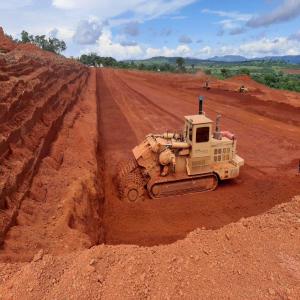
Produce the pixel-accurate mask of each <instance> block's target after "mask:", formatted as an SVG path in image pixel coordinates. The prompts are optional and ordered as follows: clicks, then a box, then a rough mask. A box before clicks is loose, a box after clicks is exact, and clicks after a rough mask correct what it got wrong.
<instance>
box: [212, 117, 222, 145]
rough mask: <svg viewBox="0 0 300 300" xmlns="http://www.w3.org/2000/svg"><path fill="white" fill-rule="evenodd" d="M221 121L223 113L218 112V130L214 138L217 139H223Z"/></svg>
mask: <svg viewBox="0 0 300 300" xmlns="http://www.w3.org/2000/svg"><path fill="white" fill-rule="evenodd" d="M220 122H221V115H220V114H218V115H217V119H216V131H215V132H214V138H215V139H216V140H221V139H222V132H221V126H220Z"/></svg>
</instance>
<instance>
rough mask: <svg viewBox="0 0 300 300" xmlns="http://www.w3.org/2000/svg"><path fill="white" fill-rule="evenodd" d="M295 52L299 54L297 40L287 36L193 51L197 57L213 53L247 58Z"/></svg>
mask: <svg viewBox="0 0 300 300" xmlns="http://www.w3.org/2000/svg"><path fill="white" fill-rule="evenodd" d="M296 54H298V55H299V54H300V44H299V42H298V41H295V40H291V39H289V38H287V37H278V38H275V39H269V38H265V37H264V38H261V39H259V40H253V41H248V42H245V43H242V44H240V45H237V46H232V45H223V46H221V47H218V48H215V47H210V46H204V47H202V48H200V49H198V50H197V51H195V56H196V57H199V58H208V57H211V56H215V55H217V56H220V55H242V56H246V57H248V58H253V57H263V56H272V55H279V56H280V55H296Z"/></svg>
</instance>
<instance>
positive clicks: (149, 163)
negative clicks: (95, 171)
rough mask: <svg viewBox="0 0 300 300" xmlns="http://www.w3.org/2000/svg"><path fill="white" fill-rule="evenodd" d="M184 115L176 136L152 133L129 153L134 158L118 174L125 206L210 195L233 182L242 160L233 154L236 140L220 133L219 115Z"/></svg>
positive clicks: (123, 163)
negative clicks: (225, 182)
mask: <svg viewBox="0 0 300 300" xmlns="http://www.w3.org/2000/svg"><path fill="white" fill-rule="evenodd" d="M202 108H203V98H202V97H200V98H199V114H198V115H192V116H186V117H185V124H184V129H183V131H182V132H180V133H171V132H166V133H163V134H154V133H151V134H149V135H147V136H146V138H145V140H144V141H143V142H142V143H141V144H140V145H138V146H136V147H135V148H134V149H133V151H132V152H133V156H134V158H133V159H131V160H129V161H127V162H122V163H121V165H120V166H119V169H118V177H117V182H118V189H119V193H120V198H121V199H123V200H127V201H129V202H135V201H138V200H141V199H143V195H144V193H145V191H146V190H147V192H148V194H149V196H150V197H151V198H160V197H166V196H174V195H181V194H186V193H192V192H203V191H212V190H214V189H215V188H216V187H217V186H218V182H219V181H220V180H226V179H231V178H236V177H238V175H239V171H240V167H241V166H243V165H244V159H242V158H241V157H240V156H238V155H237V152H236V144H237V141H236V139H235V136H234V135H233V134H232V133H230V132H228V131H220V118H221V116H220V115H218V117H217V121H216V128H215V131H214V132H213V128H212V123H213V121H212V120H210V119H209V118H208V117H206V115H205V113H204V112H203V109H202Z"/></svg>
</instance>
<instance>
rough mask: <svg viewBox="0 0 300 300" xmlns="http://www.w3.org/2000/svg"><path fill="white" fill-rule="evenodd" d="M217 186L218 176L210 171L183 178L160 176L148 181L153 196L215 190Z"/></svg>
mask: <svg viewBox="0 0 300 300" xmlns="http://www.w3.org/2000/svg"><path fill="white" fill-rule="evenodd" d="M217 186H218V177H217V176H216V175H215V174H214V173H208V174H202V175H196V176H189V177H187V176H184V177H182V178H178V177H177V178H172V177H171V178H170V177H166V178H161V177H158V178H156V180H155V179H152V180H150V181H149V182H148V184H147V190H148V193H149V195H150V197H151V198H162V197H170V196H178V195H184V194H189V193H199V192H208V191H213V190H215V189H216V188H217Z"/></svg>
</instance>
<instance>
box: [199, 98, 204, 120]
mask: <svg viewBox="0 0 300 300" xmlns="http://www.w3.org/2000/svg"><path fill="white" fill-rule="evenodd" d="M203 100H204V98H203V96H200V97H199V115H203Z"/></svg>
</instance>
